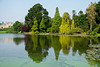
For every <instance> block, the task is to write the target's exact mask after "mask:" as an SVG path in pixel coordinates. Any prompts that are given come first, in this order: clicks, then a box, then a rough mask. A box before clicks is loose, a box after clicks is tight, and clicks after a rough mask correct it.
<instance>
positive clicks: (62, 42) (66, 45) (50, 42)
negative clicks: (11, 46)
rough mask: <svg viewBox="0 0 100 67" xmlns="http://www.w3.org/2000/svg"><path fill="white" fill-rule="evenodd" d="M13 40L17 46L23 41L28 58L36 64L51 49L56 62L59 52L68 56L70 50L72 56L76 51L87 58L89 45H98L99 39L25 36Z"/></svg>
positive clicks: (96, 62)
mask: <svg viewBox="0 0 100 67" xmlns="http://www.w3.org/2000/svg"><path fill="white" fill-rule="evenodd" d="M13 40H14V42H15V43H16V44H17V45H18V44H19V43H21V41H22V40H24V41H25V50H26V51H27V52H28V56H29V57H30V58H31V59H32V60H33V61H34V62H36V63H40V62H42V61H43V59H45V58H46V57H47V56H48V52H49V49H50V48H51V47H52V48H53V49H54V53H55V60H56V61H57V60H59V55H60V51H61V50H62V52H63V54H64V55H68V54H69V53H70V49H71V48H72V56H75V55H76V52H77V51H78V54H79V55H80V56H81V55H82V54H84V55H85V56H87V53H86V52H87V50H89V49H90V47H89V45H90V44H100V41H99V40H100V38H98V37H71V36H63V35H60V36H50V35H48V36H45V35H26V36H25V38H14V39H13ZM91 49H92V48H91ZM99 59H100V58H99ZM86 60H87V61H88V62H89V63H90V65H97V66H100V62H98V61H96V60H89V59H88V58H86ZM93 63H94V64H93Z"/></svg>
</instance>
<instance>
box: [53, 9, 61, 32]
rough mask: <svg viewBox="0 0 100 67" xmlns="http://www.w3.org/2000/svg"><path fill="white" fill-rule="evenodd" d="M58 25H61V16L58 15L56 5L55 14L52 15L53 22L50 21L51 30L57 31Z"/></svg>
mask: <svg viewBox="0 0 100 67" xmlns="http://www.w3.org/2000/svg"><path fill="white" fill-rule="evenodd" d="M60 25H61V17H60V14H59V10H58V7H56V12H55V16H54V19H53V22H52V32H54V33H58V32H59V27H60Z"/></svg>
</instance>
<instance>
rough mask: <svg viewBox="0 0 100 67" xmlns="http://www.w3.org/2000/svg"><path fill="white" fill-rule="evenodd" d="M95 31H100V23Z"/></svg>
mask: <svg viewBox="0 0 100 67" xmlns="http://www.w3.org/2000/svg"><path fill="white" fill-rule="evenodd" d="M94 32H97V33H100V25H99V26H98V27H96V28H95V29H94Z"/></svg>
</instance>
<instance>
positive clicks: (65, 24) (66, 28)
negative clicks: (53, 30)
mask: <svg viewBox="0 0 100 67" xmlns="http://www.w3.org/2000/svg"><path fill="white" fill-rule="evenodd" d="M69 18H70V16H69V14H68V13H67V12H65V13H64V14H63V18H62V24H61V26H60V27H59V28H60V33H61V34H69V33H70V22H69Z"/></svg>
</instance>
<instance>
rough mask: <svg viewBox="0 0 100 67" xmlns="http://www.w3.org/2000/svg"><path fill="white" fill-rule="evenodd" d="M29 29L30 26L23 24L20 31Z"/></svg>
mask: <svg viewBox="0 0 100 67" xmlns="http://www.w3.org/2000/svg"><path fill="white" fill-rule="evenodd" d="M28 29H29V28H28V27H27V26H25V25H23V26H22V27H21V28H20V31H21V32H27V31H28Z"/></svg>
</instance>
